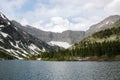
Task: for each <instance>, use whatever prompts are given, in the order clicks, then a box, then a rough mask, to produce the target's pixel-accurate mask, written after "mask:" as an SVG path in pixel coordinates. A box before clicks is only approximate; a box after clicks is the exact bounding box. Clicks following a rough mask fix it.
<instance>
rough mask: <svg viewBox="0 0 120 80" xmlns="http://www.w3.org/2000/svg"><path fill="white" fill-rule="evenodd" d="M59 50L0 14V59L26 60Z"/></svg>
mask: <svg viewBox="0 0 120 80" xmlns="http://www.w3.org/2000/svg"><path fill="white" fill-rule="evenodd" d="M55 49H58V47H57V46H55V47H54V46H50V45H48V44H47V43H45V42H43V41H42V40H40V39H38V38H35V37H33V36H32V35H30V34H28V33H27V32H25V31H23V30H21V29H19V28H18V27H16V26H15V25H14V24H13V23H12V22H11V21H9V20H8V19H7V18H6V17H5V15H3V14H2V13H0V58H2V57H3V58H7V59H8V58H16V59H24V58H29V57H31V56H33V55H38V54H40V52H45V51H52V50H55Z"/></svg>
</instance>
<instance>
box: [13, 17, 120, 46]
mask: <svg viewBox="0 0 120 80" xmlns="http://www.w3.org/2000/svg"><path fill="white" fill-rule="evenodd" d="M118 19H120V16H119V15H112V16H109V17H107V18H105V19H104V20H102V21H101V22H99V23H97V24H95V25H92V26H91V27H90V29H88V30H87V31H70V30H67V31H64V32H62V33H54V32H48V31H42V30H40V29H36V28H34V27H32V26H28V25H27V26H22V25H21V24H20V23H18V22H16V21H12V23H13V24H14V25H16V26H17V27H19V28H20V29H22V30H24V31H26V32H27V33H29V34H31V35H32V36H35V37H36V38H38V39H41V40H43V41H45V42H47V43H48V44H50V45H58V46H61V47H64V48H68V47H70V46H72V45H73V44H74V43H76V42H79V41H81V40H83V39H84V38H86V37H88V36H91V35H92V34H93V33H95V32H98V31H101V30H105V29H107V28H111V27H112V26H113V25H114V23H115V22H116V21H117V20H118Z"/></svg>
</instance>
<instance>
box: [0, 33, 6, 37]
mask: <svg viewBox="0 0 120 80" xmlns="http://www.w3.org/2000/svg"><path fill="white" fill-rule="evenodd" d="M0 34H2V36H3V37H7V36H8V34H6V33H4V32H0Z"/></svg>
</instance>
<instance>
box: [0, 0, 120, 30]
mask: <svg viewBox="0 0 120 80" xmlns="http://www.w3.org/2000/svg"><path fill="white" fill-rule="evenodd" d="M119 8H120V0H0V12H2V13H3V14H5V15H6V16H7V17H8V18H9V19H10V20H16V21H18V22H20V23H21V24H22V25H24V26H26V25H31V26H33V27H36V28H38V29H41V30H44V31H52V32H63V31H65V30H74V31H86V30H88V29H89V27H90V26H91V25H93V24H96V23H98V22H100V21H101V20H103V19H104V18H106V17H108V16H110V15H120V9H119Z"/></svg>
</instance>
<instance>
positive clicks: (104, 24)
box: [85, 15, 120, 37]
mask: <svg viewBox="0 0 120 80" xmlns="http://www.w3.org/2000/svg"><path fill="white" fill-rule="evenodd" d="M119 19H120V16H119V15H112V16H109V17H107V18H105V19H104V20H102V21H101V22H99V23H97V24H95V25H92V26H91V27H90V28H89V29H88V30H87V31H86V32H85V37H88V36H91V35H92V34H94V33H95V32H98V31H101V30H105V29H108V28H111V27H113V25H114V23H115V22H116V21H118V20H119Z"/></svg>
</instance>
